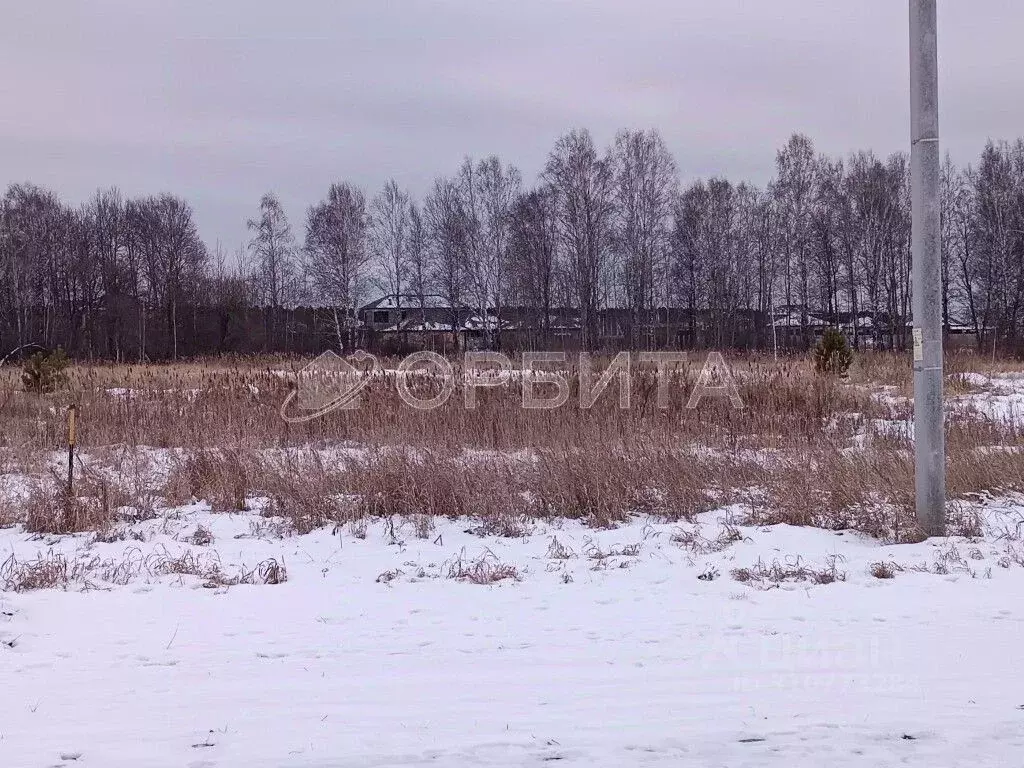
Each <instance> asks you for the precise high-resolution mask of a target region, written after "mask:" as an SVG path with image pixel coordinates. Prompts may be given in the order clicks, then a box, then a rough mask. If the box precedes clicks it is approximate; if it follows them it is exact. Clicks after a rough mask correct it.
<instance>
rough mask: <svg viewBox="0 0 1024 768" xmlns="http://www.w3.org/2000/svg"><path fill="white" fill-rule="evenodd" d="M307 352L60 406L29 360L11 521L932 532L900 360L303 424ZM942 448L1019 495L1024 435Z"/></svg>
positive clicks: (962, 426) (13, 440) (763, 367)
mask: <svg viewBox="0 0 1024 768" xmlns="http://www.w3.org/2000/svg"><path fill="white" fill-rule="evenodd" d="M304 362H305V361H299V360H282V359H259V360H224V361H201V362H197V363H188V364H178V365H168V366H144V367H135V366H76V367H74V368H73V369H72V370H71V372H70V377H69V378H70V387H69V389H68V390H67V391H63V392H59V393H56V394H54V395H50V396H45V397H38V396H34V395H28V394H25V393H23V392H20V391H19V387H18V384H17V377H16V372H15V371H12V370H10V369H5V370H0V418H2V419H3V423H4V430H3V431H2V432H0V472H15V471H16V472H20V473H25V474H28V475H30V476H35V477H37V478H44V479H43V480H41V481H40V483H39V484H38V487H37V488H36V489H34V490H33V491H32V492H31V493H30V495H29V498H28V499H27V500H26V501H25V502H24V503H23V504H22V505H20V506H19V505H14V506H12V507H0V526H2V525H10V524H12V523H13V522H15V521H19V522H23V523H24V524H25V525H26V528H27V529H28V530H30V531H34V532H40V533H54V534H63V533H75V532H82V531H103V530H106V529H108V528H110V526H112V525H114V524H116V523H118V522H120V521H122V520H125V519H139V518H144V517H147V516H151V515H152V514H155V511H156V510H157V509H158V508H159V507H161V506H166V505H179V504H183V503H186V502H189V501H192V500H203V501H206V502H208V503H209V504H210V506H211V507H212V509H213V510H215V511H220V512H235V511H241V510H244V509H246V508H247V507H248V506H252V505H253V504H254V503H255V502H258V504H259V509H260V510H261V511H262V512H263V513H264V514H265V515H267V516H268V522H267V525H268V526H273V527H274V528H275V530H276V531H278V532H280V533H305V532H308V531H311V530H314V529H316V528H320V527H324V526H335V527H338V526H348V527H349V529H350V530H352V531H353V532H354V533H355V535H358V531H359V530H360V529H361V530H362V531H364V535H365V530H366V528H365V526H366V520H367V519H368V518H369V519H373V518H382V519H385V520H389V521H392V522H391V529H392V530H393V531H394V530H396V526H405V527H406V528H407V529H408V530H411V532H412V534H413V535H415V536H417V537H419V538H427V537H429V536H430V535H431V531H432V529H433V521H434V519H435V518H437V517H450V518H456V517H470V518H475V519H477V520H479V521H480V522H479V525H478V527H477V530H478V531H479V532H481V533H487V534H500V535H504V536H522V535H525V534H526V533H528V532H529V531H530V530H531V529H532V526H533V522H534V521H535V520H537V519H547V518H560V519H573V520H581V521H584V522H586V523H587V524H589V525H592V526H596V527H612V526H615V525H617V524H618V523H620V522H622V521H623V520H625V519H627V518H628V517H629V516H630V515H633V514H636V513H638V512H639V513H643V514H648V515H651V516H653V517H656V518H658V519H661V520H666V521H674V520H693V518H694V516H695V515H697V514H699V513H701V512H704V511H707V510H710V509H715V508H718V507H721V506H723V505H727V504H731V505H737V506H736V509H739V510H741V512H738V513H737V518H736V521H735V522H736V523H737V524H742V523H748V524H756V525H769V524H775V523H789V524H794V525H813V526H819V527H824V528H829V529H837V530H838V529H848V528H852V529H856V530H859V531H863V532H866V533H868V534H871V535H873V536H877V537H880V538H884V539H889V540H897V541H906V540H914V539H915V538H917V537H919V535H920V534H919V532H918V531H917V529H916V526H915V523H914V516H913V508H912V505H913V465H912V452H911V445H910V443H909V441H908V440H907V438H906V436H905V435H904V434H903V433H902V432H901V431H900V430H899V429H895V430H893V429H889V428H885V425H886V424H897V425H898V424H899V423H900V422H899V421H898V420H900V419H905V418H906V416H907V415H908V413H909V411H908V409H907V406H906V405H905V404H904V403H901V402H899V401H891V402H887V401H885V400H884V399H881V398H878V397H875V396H874V393H875V392H877V391H878V388H879V387H883V386H884V387H891V388H893V389H892V392H891V393H892V394H895V395H899V394H907V393H908V390H909V389H910V384H911V371H910V365H909V361H908V360H907V359H906V358H905V357H898V356H894V355H888V354H865V355H861V356H859V357H858V359H857V361H856V363H855V365H854V368H853V369H852V370H851V373H850V378H849V380H848V381H843V380H840V379H838V378H835V377H829V376H822V375H819V374H817V373H815V372H814V370H813V366H812V365H811V363H810V362H809V360H803V359H787V360H782V361H780V362H774V361H772V360H769V359H766V358H764V357H757V356H747V357H740V358H735V359H733V360H731V361H730V363H731V365H732V367H733V372H734V375H735V377H736V380H737V382H738V386H739V391H740V394H741V397H742V398H743V400H744V402H745V404H746V408H745V409H744V410H743V411H736V410H733V409H732V408H731V406H730V404H729V402H728V401H727V400H725V399H717V400H716V399H711V400H705V401H704V402H703V403H702V405H701V407H700V408H699V409H697V410H688V409H687V408H686V407H685V406H686V401H687V398H688V396H689V392H690V390H691V389H692V386H693V384H694V382H695V381H696V380H697V376H698V374H699V371H700V368H699V363H700V359H699V358H698V356H693V362H691V363H689V364H683V365H680V366H679V367H678V368H677V369H676V370H675V372H674V384H675V386H674V387H673V388H672V390H671V392H670V396H669V401H668V405H667V407H666V408H664V409H662V408H659V407H657V405H656V398H655V383H656V382H655V379H654V371H653V369H643V368H640V369H636V370H634V372H633V374H632V376H633V379H632V383H633V407H632V408H631V409H630V410H620V409H619V408H618V407H617V403H616V397H615V393H614V391H608V392H606V393H605V395H604V396H603V397H602V398H601V399H600V400H598V402H597V404H596V405H595V406H594V407H593V408H592V409H589V410H582V409H580V408H579V407H578V405H575V404H574V402H575V401H574V400H572V399H571V400H570V404H569V405H567V406H565V407H563V408H561V409H558V410H555V411H531V410H524V409H522V408H521V407H519V403H520V401H521V398H522V386H523V385H522V383H521V382H520V380H518V379H514V380H513V382H512V383H510V384H508V385H505V386H504V387H501V388H496V389H487V390H483V391H480V392H479V393H478V395H479V397H478V402H479V405H478V407H477V408H476V409H475V410H466V409H464V408H463V407H462V403H461V398H460V397H459V396H458V394H457V395H456V397H455V398H453V400H452V401H451V402H450V403H449V404H448V405H446V406H444V407H442V408H439V409H437V410H434V411H429V412H421V411H413V410H410V409H409V408H408V407H406V406H405V405H404V404H403V403H402V402H401V401H400V399H399V398H398V396H397V394H396V392H395V389H394V387H393V381H389V380H386V379H385V380H380V381H377V382H375V383H374V384H372V385H371V386H370V387H369V388H368V390H367V393H366V399H365V401H364V403H363V405H362V407H361V408H359V409H358V410H355V411H343V412H342V411H339V412H336V413H332V414H330V415H328V416H327V417H325V418H323V419H320V420H317V421H313V422H310V423H307V424H300V425H296V424H288V423H286V422H285V421H283V420H282V419H281V418H280V417H279V415H278V407H279V406H280V403H281V402H282V401H283V400H284V398H285V396H286V394H287V392H288V387H289V379H290V377H291V376H292V375H293V374H294V373H295V372H296V371H297V370H298V369H299V368H300V367H301V366H302V364H303V363H304ZM386 365H387V364H386ZM947 366H948V369H949V371H950V377H949V382H950V384H949V386H950V392H951V393H952V394H956V393H967V392H972V391H974V390H975V389H976V384H975V383H974V379H972V378H971V377H967V376H966V375H965V374H967V373H969V372H981V373H991V372H994V371H996V370H1000V371H1002V370H1017V369H1020V368H1021V367H1022V366H1021V365H1020V364H1017V363H1011V362H1007V361H997V362H995V363H993V362H992V361H991V360H990V359H989V358H987V357H985V356H970V355H963V356H958V357H951V358H950V359H949V362H948V363H947ZM416 386H417V387H421V388H424V389H430V388H431V386H433V385H432V384H431V382H430V380H429V379H423V380H422V381H418V383H417V384H416ZM572 389H573V394H574V395H575V394H577V393H578V390H577V388H576V387H575V385H574V386H573V388H572ZM72 402H74V403H76V404H77V405H78V407H79V414H80V421H79V434H80V444H81V445H82V450H83V451H84V452H86V453H88V454H89V455H90V456H91V457H93V458H94V459H95V460H96V461H98V460H99V458H103V462H102V463H104V467H102V468H96V469H93V470H89V471H88V472H87V468H86V467H83V468H82V473H83V475H84V477H83V478H82V481H81V482H80V483H79V485H78V487H77V488H76V493H75V495H74V496H73V497H68V496H67V494H63V495H62V493H61V492H60V491H59V490H56V489H58V488H59V485H55V484H54V483H52V482H49V481H46V480H45V475H46V469H45V467H46V465H47V461H48V459H47V456H48V455H49V452H50V451H54V450H57V449H59V448H60V446H61V444H62V441H63V437H64V428H65V425H64V421H63V414H64V410H65V407H66V406H67V405H68V404H70V403H72ZM151 448H166V449H170V451H169V453H168V456H169V458H168V462H169V464H168V466H166V467H165V468H164V470H163V471H161V472H156V471H154V470H153V469H152V468H148V467H145V466H140V465H139V464H138V462H139V461H140V460H139V458H138V457H139V456H144V455H147V452H146V449H151ZM948 454H949V459H950V461H949V489H950V492H951V494H952V495H953V496H954V497H958V498H968V497H970V496H971V494H977V493H1007V492H1024V434H1021V429H1020V428H1019V427H1018V426H1015V425H1013V424H1007V423H1002V422H998V421H995V420H991V419H986V418H984V417H983V416H981V415H978V414H974V415H969V414H968V415H963V416H958V417H957V418H956V419H955V420H954V421H952V422H951V424H950V428H949V447H948ZM132 462H136V464H135V465H134V466H133V464H132ZM951 517H952V518H953V525H954V528H955V530H956V532H959V533H962V534H963V535H967V536H970V535H976V534H977V530H978V521H977V520H976V519H973V520H972V519H969V518H968V519H965V518H963V517H962V516H957V514H956V510H952V512H951ZM396 535H397V534H396ZM716 542H717V539H712V540H711V542H710V543H709V542H707V541H696V540H694V541H692V542H689V543H687V542H680V543H681V544H683V545H684V546H694V547H697V546H700V547H706V546H717V543H716Z"/></svg>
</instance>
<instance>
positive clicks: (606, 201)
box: [544, 130, 615, 349]
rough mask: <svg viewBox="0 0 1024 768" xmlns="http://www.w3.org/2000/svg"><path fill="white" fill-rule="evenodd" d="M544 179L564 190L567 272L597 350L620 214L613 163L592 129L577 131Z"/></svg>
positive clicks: (557, 151)
mask: <svg viewBox="0 0 1024 768" xmlns="http://www.w3.org/2000/svg"><path fill="white" fill-rule="evenodd" d="M544 178H545V180H546V181H547V182H548V183H550V184H551V185H552V186H553V187H554V188H555V189H556V190H557V192H558V202H559V219H560V221H561V237H562V239H563V242H564V244H565V253H566V271H567V274H568V277H569V280H570V283H571V286H572V290H573V293H574V296H575V299H576V302H577V306H578V307H579V310H580V325H581V331H582V342H583V346H584V348H585V349H594V348H595V347H596V346H597V343H598V336H599V334H598V310H599V309H600V307H601V305H602V295H601V287H602V280H603V278H604V276H605V272H606V271H607V265H608V258H609V250H610V249H609V246H610V235H611V224H612V214H613V212H614V181H615V180H614V174H613V172H612V164H611V162H610V160H609V159H608V158H602V157H600V156H598V153H597V149H596V148H595V147H594V140H593V139H592V138H591V136H590V133H589V132H588V131H586V130H574V131H570V132H569V133H567V134H565V135H564V136H562V137H561V138H560V139H559V140H558V142H557V143H556V144H555V148H554V149H553V150H552V151H551V154H550V155H549V156H548V161H547V165H546V166H545V169H544Z"/></svg>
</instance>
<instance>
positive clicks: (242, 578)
mask: <svg viewBox="0 0 1024 768" xmlns="http://www.w3.org/2000/svg"><path fill="white" fill-rule="evenodd" d="M164 576H175V577H178V578H185V577H191V578H195V579H197V580H199V581H200V583H201V584H202V586H204V587H207V588H210V589H215V588H222V587H234V586H238V585H240V584H250V585H255V584H283V583H284V582H286V581H287V580H288V571H287V569H286V568H285V566H284V564H283V563H279V562H278V561H277V560H275V559H273V558H271V559H269V560H265V561H263V562H261V563H259V564H258V565H256V567H255V568H247V567H245V566H244V565H243V566H239V567H238V568H236V569H235V570H234V572H232V573H228V572H226V571H225V570H224V569H223V568H222V567H221V563H220V559H219V557H217V555H216V553H212V552H209V553H207V552H204V553H195V552H192V551H191V550H186V551H184V552H181V553H178V554H175V555H172V554H170V553H169V552H168V551H167V550H166V549H163V548H161V549H158V550H156V551H154V552H152V553H150V554H148V555H143V554H142V553H141V552H140V551H139V550H129V551H128V552H127V553H126V554H125V555H124V557H123V558H122V559H120V560H117V559H102V558H99V557H87V558H81V559H77V560H69V559H68V558H67V556H66V555H64V554H62V553H60V552H54V551H53V550H50V551H48V552H47V553H46V554H45V555H40V556H38V557H37V558H36V559H34V560H19V559H18V558H16V557H15V556H14V555H11V556H9V557H8V558H7V560H5V561H4V562H3V563H2V564H0V591H9V592H29V591H32V590H37V589H69V588H72V587H76V586H77V587H80V588H83V589H94V588H97V587H99V586H111V585H116V586H124V585H126V584H129V583H132V582H134V581H137V580H141V579H154V578H159V577H164Z"/></svg>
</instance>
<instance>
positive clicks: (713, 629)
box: [0, 503, 1024, 768]
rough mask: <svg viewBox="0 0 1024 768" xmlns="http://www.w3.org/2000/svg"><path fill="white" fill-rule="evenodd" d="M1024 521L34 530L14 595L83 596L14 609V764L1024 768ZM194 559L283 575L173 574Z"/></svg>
mask: <svg viewBox="0 0 1024 768" xmlns="http://www.w3.org/2000/svg"><path fill="white" fill-rule="evenodd" d="M1022 509H1024V508H1022V507H1017V506H1015V505H1013V504H1010V503H1007V504H1004V505H1003V506H1002V507H997V506H995V505H990V506H989V507H988V508H986V509H984V510H983V517H984V527H985V535H984V536H983V537H981V538H979V539H978V540H974V541H967V540H963V539H951V540H948V541H941V542H938V541H934V540H933V541H929V542H925V543H922V544H916V545H901V546H884V545H881V544H879V543H878V542H875V541H871V540H868V539H865V538H862V537H860V536H858V535H855V534H850V533H844V534H837V533H835V532H828V531H822V530H813V529H798V528H790V527H785V526H782V527H774V528H766V529H757V528H739V529H735V528H732V527H730V526H729V525H728V523H729V521H730V519H731V515H730V510H720V511H718V512H714V513H709V514H707V515H705V516H703V517H702V518H700V520H699V521H698V524H697V525H692V524H679V525H665V524H650V523H649V522H647V521H644V520H639V519H638V520H636V521H635V522H634V523H631V524H629V525H625V526H622V527H620V528H618V529H615V530H607V531H594V530H591V529H587V528H584V527H582V526H579V525H576V524H570V523H566V524H564V525H561V526H557V527H552V526H537V527H536V528H535V529H534V530H533V531H532V532H530V533H529V535H527V536H524V537H522V538H517V539H503V538H496V537H491V536H481V535H478V533H477V532H468V531H467V529H470V528H471V527H472V525H473V524H472V523H471V522H468V521H447V522H442V523H438V525H437V527H436V528H434V529H433V530H430V531H426V530H421V531H419V534H420V535H423V536H425V537H426V538H419V537H418V536H417V531H416V530H414V526H413V524H412V523H407V524H405V525H402V526H398V527H397V528H395V529H391V528H390V527H389V526H387V525H385V523H383V522H380V521H378V522H376V523H373V524H371V525H369V526H368V528H367V529H366V530H365V531H363V530H360V529H359V528H358V527H356V528H352V527H346V528H344V529H340V530H337V531H331V530H322V531H318V532H314V533H312V534H309V535H306V536H296V537H286V538H275V537H273V536H271V535H268V534H269V529H268V528H267V527H266V521H265V520H263V519H262V518H260V517H258V516H257V515H255V514H244V515H243V514H240V515H224V514H218V515H213V514H210V513H209V512H207V511H206V510H205V508H204V507H202V506H198V505H197V506H192V507H187V508H183V509H181V510H177V511H176V512H175V514H173V515H171V516H169V517H168V518H167V519H162V520H152V521H148V522H144V523H139V524H137V525H135V526H133V527H132V528H131V529H130V531H127V532H126V533H128V534H134V535H128V536H127V539H126V540H124V541H116V542H112V543H99V542H91V538H92V537H90V536H76V537H62V538H53V539H32V538H30V537H29V536H27V535H26V534H24V533H22V532H21V531H20V530H19V529H9V530H7V531H2V532H0V559H7V558H9V557H10V556H13V557H14V560H13V561H11V560H9V561H8V564H7V566H6V573H7V574H8V576H9V577H10V576H11V574H13V573H15V570H14V567H15V566H17V565H23V564H25V563H32V562H33V561H43V562H51V563H53V562H66V563H67V566H68V571H67V573H68V574H69V577H68V578H69V583H68V584H67V585H66V589H48V590H35V591H24V592H13V591H6V592H0V640H2V643H3V644H2V645H0V671H2V679H3V695H2V696H0V766H3V768H36V767H37V766H38V767H39V768H44V767H49V766H69V767H70V766H75V767H77V766H88V767H91V768H120V767H121V766H124V768H129V767H130V768H146V767H148V766H153V767H156V766H161V767H163V766H167V767H168V768H170V767H171V766H175V767H178V766H191V767H194V768H198V767H199V766H203V767H208V768H213V767H215V766H216V767H218V768H229V767H230V768H234V767H238V768H286V767H290V766H294V767H295V768H299V767H302V768H314V767H315V768H341V767H342V766H351V767H353V768H355V767H356V766H358V767H360V768H362V767H364V766H441V767H447V766H452V767H454V766H470V765H487V766H530V765H547V764H555V765H575V766H609V767H610V768H611V767H614V768H620V767H621V766H633V765H664V766H678V765H693V766H729V767H730V768H736V767H738V766H807V767H808V768H820V767H821V766H846V765H857V766H888V765H894V766H895V765H910V766H959V765H963V766H972V768H976V767H977V766H1011V765H1020V764H1021V763H1022V760H1024V671H1021V666H1020V664H1019V659H1020V654H1021V651H1022V648H1024V606H1022V602H1021V595H1022V594H1024V567H1022V563H1024V544H1022V543H1021V541H1020V535H1021V534H1022V528H1024V525H1022V521H1024V513H1022ZM271 522H272V521H271ZM200 526H201V527H202V529H203V530H202V531H199V533H200V536H199V537H196V536H195V534H196V532H197V530H198V529H199V528H200ZM204 532H205V533H208V534H209V536H206V535H205V534H204ZM194 541H199V542H204V541H206V542H207V543H200V544H196V543H192V542H194ZM183 553H188V554H191V555H192V556H193V558H192V560H190V561H189V562H192V563H193V564H196V563H198V564H200V565H199V566H197V570H200V571H204V573H205V572H208V571H209V570H210V566H211V565H212V564H214V563H216V564H219V571H218V572H219V573H220V574H222V575H223V576H224V579H230V578H231V577H233V576H237V575H238V574H241V573H249V574H251V573H252V572H253V570H254V569H255V568H256V566H257V565H258V564H260V563H266V562H268V561H270V560H271V559H273V560H274V561H276V562H277V563H279V564H283V565H284V566H285V567H286V569H287V581H285V582H284V583H279V584H270V585H268V584H256V585H239V586H232V587H226V586H218V584H219V583H220V581H223V580H224V579H221V580H220V581H218V580H217V579H212V580H211V579H210V578H209V577H208V575H204V576H193V575H174V574H172V573H169V572H168V571H169V570H173V569H170V568H169V567H168V563H173V562H181V561H182V559H181V555H182V554H183ZM62 558H63V559H62ZM117 563H123V564H125V565H124V566H123V567H122V568H121V569H120V570H119V569H117V568H114V567H112V566H113V565H114V564H117ZM879 563H884V564H888V565H887V567H882V566H879V565H878V564H879ZM76 565H77V568H76V567H75V566H76ZM744 569H745V570H744ZM872 571H875V575H872ZM889 573H891V575H893V576H894V578H877V575H888V574H889ZM500 577H507V578H500ZM496 579H497V580H496ZM111 580H112V581H120V582H122V584H120V585H114V584H111V583H109V581H111ZM255 580H256V581H259V580H260V579H259V578H256V579H255ZM492 580H494V581H492ZM474 581H476V582H483V583H474ZM819 582H826V583H819ZM827 582H830V583H827ZM204 584H205V586H204Z"/></svg>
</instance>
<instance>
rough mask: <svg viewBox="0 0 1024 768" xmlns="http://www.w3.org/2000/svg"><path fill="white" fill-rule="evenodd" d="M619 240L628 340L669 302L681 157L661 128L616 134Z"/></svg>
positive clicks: (632, 342)
mask: <svg viewBox="0 0 1024 768" xmlns="http://www.w3.org/2000/svg"><path fill="white" fill-rule="evenodd" d="M613 162H614V168H615V203H616V216H615V231H614V242H615V247H616V250H617V251H618V252H619V254H620V257H621V261H622V281H623V284H624V286H625V299H626V306H627V308H628V309H629V311H630V323H629V329H628V336H629V344H630V347H631V348H636V346H637V344H638V342H639V338H638V335H637V334H638V328H639V327H640V326H648V327H650V325H651V318H650V311H651V309H653V308H654V307H655V306H656V304H657V302H658V301H659V300H660V301H662V302H664V304H665V306H667V305H668V295H667V294H668V252H669V242H670V236H671V231H672V206H673V203H674V202H675V198H676V195H677V194H678V179H677V171H676V163H675V160H674V159H673V158H672V155H671V153H670V152H669V151H668V147H666V146H665V142H664V141H663V140H662V138H661V135H660V134H658V132H657V131H653V130H652V131H647V132H642V131H622V132H620V133H619V134H618V136H616V138H615V147H614V149H613Z"/></svg>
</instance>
